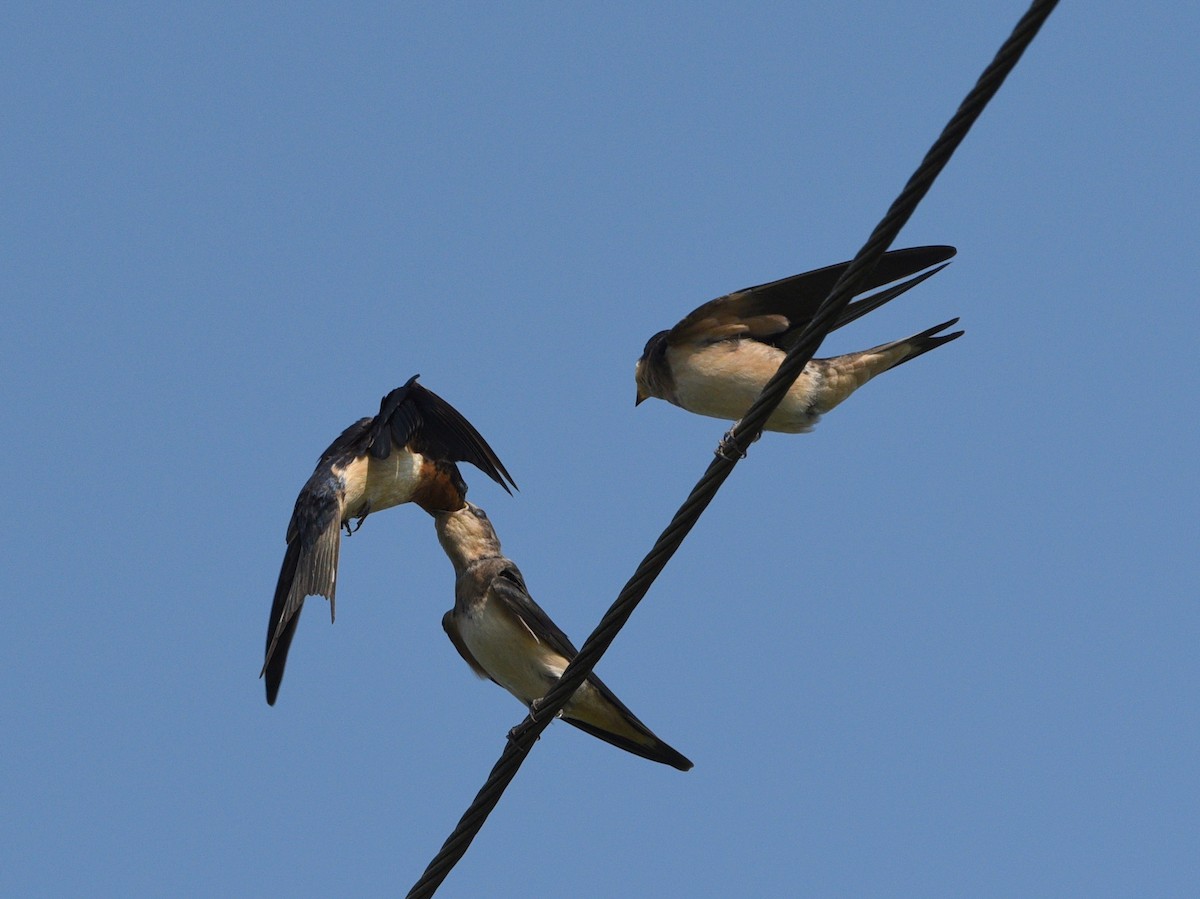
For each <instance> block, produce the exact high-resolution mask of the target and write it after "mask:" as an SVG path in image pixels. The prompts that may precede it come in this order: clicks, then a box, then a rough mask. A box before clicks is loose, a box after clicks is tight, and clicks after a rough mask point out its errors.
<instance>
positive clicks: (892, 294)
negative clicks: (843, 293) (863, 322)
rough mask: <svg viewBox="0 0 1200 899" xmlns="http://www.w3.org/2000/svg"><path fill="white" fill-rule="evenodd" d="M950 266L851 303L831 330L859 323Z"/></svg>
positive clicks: (932, 269) (928, 272) (923, 274)
mask: <svg viewBox="0 0 1200 899" xmlns="http://www.w3.org/2000/svg"><path fill="white" fill-rule="evenodd" d="M948 249H951V250H952V249H954V248H953V247H949V248H948ZM949 264H950V263H949V262H943V263H942V264H941V265H938V266H936V267H934V268H931V269H930V270H929V271H927V272H922V273H921V274H919V275H916V276H915V277H912V278H909V279H908V280H907V281H902V282H900V283H899V284H897V285H895V286H894V287H889V288H887V289H886V290H881V291H879V293H873V294H871V295H870V296H868V297H863V298H862V299H861V300H858V301H856V302H853V303H851V304H850V305H849V306H847V307H846V309H845V311H843V312H842V314H841V315H840V316H839V317H838V320H837V322H836V323H835V324H834V326H833V329H831V330H836V329H837V328H843V327H845V326H846V325H848V324H850V323H851V322H852V321H857V320H858V319H860V318H862V317H863V316H864V315H866V314H867V313H868V312H872V311H874V310H875V309H878V308H879V307H880V306H882V305H883V304H884V303H890V302H891V301H892V300H894V299H896V297H898V296H900V295H901V294H902V293H907V292H908V291H910V290H912V289H913V288H914V287H916V286H917V285H918V284H920V283H921V282H922V281H924V280H926V279H928V278H932V277H933V276H934V275H936V274H937V273H938V272H940V271H941V270H942V269H944V268H945V267H946V266H948V265H949Z"/></svg>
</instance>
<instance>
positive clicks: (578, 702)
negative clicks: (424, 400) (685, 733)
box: [434, 502, 692, 771]
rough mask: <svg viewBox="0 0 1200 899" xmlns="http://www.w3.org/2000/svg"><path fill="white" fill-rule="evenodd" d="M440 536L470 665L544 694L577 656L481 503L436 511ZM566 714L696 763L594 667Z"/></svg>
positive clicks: (632, 748) (648, 755)
mask: <svg viewBox="0 0 1200 899" xmlns="http://www.w3.org/2000/svg"><path fill="white" fill-rule="evenodd" d="M434 522H435V526H436V527H437V535H438V540H439V541H440V542H441V544H442V548H443V549H444V550H445V551H446V555H447V556H448V557H449V558H450V561H451V562H452V563H453V564H454V572H455V574H456V575H457V579H456V581H455V585H454V608H453V609H451V610H450V611H449V612H447V613H446V614H445V616H444V617H443V618H442V627H443V628H444V629H445V631H446V634H447V635H448V636H449V637H450V641H451V642H452V643H453V644H454V648H455V649H457V650H458V653H459V655H461V656H462V657H463V659H464V660H465V661H466V663H467V664H468V665H470V666H471V668H472V670H473V671H474V672H475V673H476V674H478V675H479V676H480V677H486V678H490V679H491V680H492V681H494V682H495V683H497V684H499V685H500V686H501V687H503V688H504V689H506V690H507V691H508V692H509V693H511V694H513V696H515V697H517V699H519V700H521V702H523V703H525V704H526V705H530V704H532V703H533V702H534V701H535V700H537V699H540V698H541V697H543V696H544V695H545V694H546V693H547V692H548V691H549V690H550V688H551V687H552V686H554V682H555V681H556V680H558V677H559V675H561V674H562V673H563V670H564V669H565V668H566V667H567V664H568V663H569V662H570V661H571V660H572V659H574V658H575V656H576V655H578V650H576V649H575V646H574V645H573V644H572V643H571V641H570V639H569V638H568V637H567V635H566V634H564V633H563V632H562V631H561V630H559V628H558V625H556V624H555V623H554V622H553V621H551V620H550V617H549V616H548V615H547V614H546V613H545V612H543V611H542V609H541V607H540V606H539V605H538V604H537V603H536V602H534V601H533V598H532V597H531V596H530V595H529V591H528V589H526V587H525V579H524V578H523V577H521V571H520V569H518V568H517V566H516V564H515V563H514V562H513V561H512V560H511V559H506V558H505V557H504V556H502V555H501V554H500V540H499V538H498V537H497V536H496V531H495V529H494V528H493V527H492V523H491V522H490V521H489V520H488V517H487V514H486V513H485V512H484V511H483V509H481V508H479V507H478V506H476V505H474V504H473V503H469V502H468V503H466V505H464V506H463V507H462V508H461V509H458V510H457V511H449V512H439V513H438V514H437V515H435V516H434ZM562 718H563V720H564V721H566V722H567V723H568V724H573V725H575V727H578V728H579V729H580V730H582V731H584V732H585V733H589V734H591V735H592V736H593V737H598V738H599V739H601V740H604V741H605V742H606V743H611V744H612V745H614V746H617V747H619V748H621V749H624V750H626V751H627V752H632V753H633V754H634V755H640V756H641V757H642V758H645V759H650V760H651V761H654V762H662V763H663V764H664V765H670V766H671V767H672V768H678V769H679V770H680V771H687V770H689V769H690V768H691V767H692V763H691V762H690V761H688V760H687V759H686V758H684V757H683V756H682V755H680V754H679V753H678V752H676V751H675V750H674V749H672V748H671V747H670V746H668V745H667V744H666V743H664V742H663V741H662V740H660V739H659V738H658V737H656V736H655V735H654V734H653V733H651V732H650V729H649V728H648V727H646V725H644V724H642V722H641V721H639V720H638V719H637V717H636V716H635V715H634V714H633V712H631V711H629V709H627V708H626V707H625V706H624V704H623V703H622V702H621V700H619V699H617V697H616V696H614V695H613V692H612V691H611V690H609V689H608V687H606V686H605V685H604V684H603V683H602V682H601V680H600V678H598V677H596V676H595V675H594V674H591V675H588V678H587V680H585V681H584V682H583V684H582V685H581V686H580V687H579V689H578V690H576V691H575V695H574V696H572V697H571V699H570V700H569V701H568V702H567V704H566V706H565V707H564V708H563V710H562Z"/></svg>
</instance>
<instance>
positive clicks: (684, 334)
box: [634, 246, 963, 434]
mask: <svg viewBox="0 0 1200 899" xmlns="http://www.w3.org/2000/svg"><path fill="white" fill-rule="evenodd" d="M955 252H957V251H956V250H955V249H954V247H945V246H933V247H912V248H909V249H906V250H893V251H892V252H890V253H885V254H884V256H883V258H882V259H881V260H880V262H879V265H878V266H877V267H876V269H875V271H874V273H873V274H872V276H871V279H870V281H869V283H868V284H867V285H866V286H865V287H864V288H863V289H864V290H874V289H875V288H877V287H882V286H883V285H885V284H890V283H891V282H893V281H896V280H898V279H900V278H905V277H908V276H909V275H913V274H914V273H915V272H920V271H921V270H922V269H927V268H930V266H936V267H935V268H932V269H930V270H929V271H925V272H922V274H919V275H916V277H912V278H908V280H906V281H902V282H901V283H899V284H896V285H895V286H893V287H889V288H887V289H886V290H881V291H879V292H878V293H875V294H872V295H870V296H867V297H863V298H862V299H861V300H858V301H857V302H853V303H851V304H850V305H848V306H847V307H846V308H845V310H844V311H843V312H842V314H841V315H840V316H839V317H838V318H837V320H836V321H835V322H834V323H833V326H832V327H831V328H830V330H834V329H836V328H841V327H843V326H844V325H848V324H850V322H852V321H854V320H855V319H857V318H860V317H861V316H863V315H866V314H867V313H868V312H870V311H871V310H873V309H878V308H879V307H880V306H882V305H883V304H884V303H886V302H888V301H889V300H893V299H895V298H896V297H898V296H900V294H902V293H904V292H905V291H906V290H909V289H911V288H913V287H916V286H917V285H918V284H920V283H921V282H922V281H924V280H925V279H926V278H929V277H931V276H932V275H935V274H937V273H938V272H940V271H941V270H942V269H943V268H945V267H946V266H947V265H948V264H949V263H948V262H947V261H946V260H948V259H950V258H951V257H952V256H953V255H954V254H955ZM849 264H850V263H848V262H842V263H839V264H837V265H830V266H826V267H825V268H819V269H816V270H815V271H811V272H804V273H803V274H799V275H792V276H791V277H790V278H784V279H782V280H780V281H772V282H771V283H770V284H760V285H759V286H757V287H748V288H746V289H745V290H739V291H736V292H734V293H731V294H727V295H726V296H723V297H718V298H717V299H715V300H710V301H709V302H707V303H705V304H704V305H703V306H700V307H699V308H698V309H695V310H693V311H692V312H691V313H690V314H688V315H687V316H686V317H685V318H684V319H683V320H682V321H680V322H679V323H678V324H676V325H675V327H673V328H671V329H670V330H668V331H659V332H658V333H657V334H655V335H654V336H653V337H651V338H650V340H649V341H647V343H646V348H645V350H643V351H642V357H641V358H640V359H639V360H638V362H637V368H636V370H635V373H634V375H635V378H636V380H637V402H636V403H635V405H639V404H641V402H642V401H643V400H645V399H648V398H650V397H657V398H659V399H663V400H666V401H667V402H668V403H672V404H674V405H676V406H679V407H680V408H682V409H686V410H688V411H689V412H695V413H697V414H699V415H709V416H712V417H713V418H724V419H728V420H737V419H740V418H741V417H742V416H743V415H744V414H745V413H746V410H747V409H749V408H750V406H751V404H752V403H753V402H754V400H755V399H757V398H758V395H759V394H760V393H761V392H762V389H763V387H764V386H765V385H766V383H767V381H768V380H770V378H771V376H772V375H773V374H775V371H776V370H777V369H778V368H779V366H780V364H781V363H782V362H783V359H784V356H786V355H787V351H788V350H789V349H791V347H792V346H793V345H795V344H796V343H798V342H799V339H800V335H801V334H802V333H803V331H804V328H805V327H806V326H807V325H808V324H809V322H811V321H812V319H813V317H814V316H815V315H816V312H817V310H818V308H819V307H820V305H821V302H822V301H823V300H824V299H825V297H826V295H828V293H829V291H830V290H831V289H832V287H833V285H834V283H835V282H836V281H837V279H838V278H839V277H840V276H841V274H842V272H844V271H845V270H846V268H847V266H849ZM957 322H958V319H957V318H952V319H950V320H949V321H946V322H942V323H941V324H940V325H935V326H934V327H932V328H929V329H927V330H925V331H922V332H921V333H919V334H914V335H913V336H911V337H906V338H904V339H903V340H894V341H892V342H891V343H885V344H881V345H880V346H876V347H871V349H868V350H862V351H861V352H857V353H847V354H846V355H843V356H833V357H832V358H828V359H813V360H812V361H810V362H809V363H808V365H806V366H805V367H804V370H803V371H802V372H801V373H800V376H799V377H798V378H797V379H796V381H795V383H794V384H792V387H791V389H790V390H789V391H788V392H787V394H786V395H785V396H784V398H783V402H781V403H780V404H779V407H778V408H777V409H776V410H775V411H774V412H773V413H772V414H771V417H770V418H769V419H767V424H766V428H765V429H766V430H768V431H783V432H786V433H790V434H795V433H800V432H802V431H810V430H812V427H813V425H815V424H816V423H817V420H818V419H819V418H820V417H821V416H822V415H823V414H825V413H826V412H828V411H829V410H831V409H832V408H833V407H834V406H836V405H838V403H840V402H842V401H843V400H844V399H846V398H847V397H848V396H850V394H852V393H853V392H854V391H855V390H857V389H858V388H859V387H861V386H862V385H863V384H865V383H867V381H869V380H871V378H873V377H875V376H876V375H878V374H880V373H882V372H885V371H887V370H888V369H891V368H895V367H896V366H897V365H901V364H902V363H904V362H908V361H909V360H910V359H915V358H917V356H920V355H922V354H923V353H927V352H929V351H930V350H932V349H935V348H937V347H939V346H941V345H942V344H944V343H949V342H950V341H951V340H954V339H956V338H958V337H961V336H962V335H963V332H962V331H954V332H952V333H949V334H943V333H941V332H943V331H945V329H946V328H949V327H950V326H952V325H954V324H956V323H957Z"/></svg>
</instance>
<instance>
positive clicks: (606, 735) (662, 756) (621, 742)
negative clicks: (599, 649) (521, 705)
mask: <svg viewBox="0 0 1200 899" xmlns="http://www.w3.org/2000/svg"><path fill="white" fill-rule="evenodd" d="M588 679H589V680H590V681H591V682H592V685H593V686H596V687H601V688H603V689H602V690H601V692H603V693H604V694H605V698H606V699H608V700H609V701H610V702H613V703H615V705H616V706H617V707H618V708H620V709H622V710H623V711H624V713H625V714H626V715H627V716H628V722H629V723H630V724H631V725H633V726H634V728H635V729H637V730H640V731H642V736H643V738H644V739H645V740H646V743H644V744H643V743H636V742H634V741H633V740H630V739H629V738H627V737H624V736H622V735H620V734H614V733H612V732H611V731H607V730H601V729H600V728H598V727H596V726H595V725H594V724H590V723H588V722H587V721H580V720H579V719H578V718H570V717H568V716H566V715H564V716H563V721H565V722H567V724H570V725H572V726H573V727H578V728H579V729H580V730H581V731H583V732H584V733H585V734H591V735H592V736H593V737H595V738H596V739H598V740H603V741H604V742H605V743H610V744H612V745H613V746H616V747H617V748H618V749H624V750H625V751H626V752H632V753H633V754H634V755H637V756H641V757H642V758H644V759H649V760H650V761H652V762H661V763H662V764H664V765H670V766H671V767H672V768H676V769H678V770H680V771H691V770H692V762H691V760H690V759H688V757H687V756H685V755H684V754H683V753H681V752H680V751H679V750H677V749H675V748H673V747H671V746H668V745H667V744H666V743H664V742H663V741H662V740H660V739H659V738H658V737H656V736H655V735H654V732H653V731H651V730H650V728H648V727H646V725H644V724H643V723H642V722H641V721H639V720H638V719H637V717H636V716H635V715H634V714H633V713H632V712H630V711H629V709H627V708H625V706H624V705H623V704H622V703H621V701H620V700H618V699H617V697H615V696H613V695H612V691H611V690H609V689H608V687H605V686H604V685H603V684H601V683H600V682H599V681H598V680H597V679H596V678H595V677H591V678H588Z"/></svg>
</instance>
